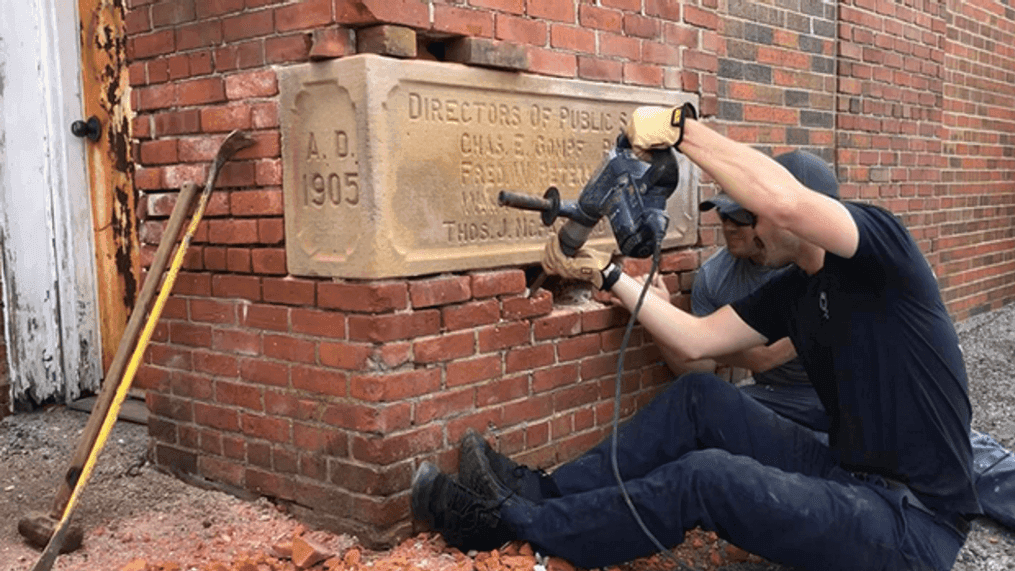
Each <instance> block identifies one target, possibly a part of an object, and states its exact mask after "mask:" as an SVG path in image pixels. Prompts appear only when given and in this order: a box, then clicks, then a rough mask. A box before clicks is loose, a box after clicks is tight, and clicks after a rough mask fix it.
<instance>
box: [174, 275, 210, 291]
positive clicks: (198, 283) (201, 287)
mask: <svg viewBox="0 0 1015 571" xmlns="http://www.w3.org/2000/svg"><path fill="white" fill-rule="evenodd" d="M173 293H174V294H176V295H200V296H209V295H211V275H209V274H196V273H192V272H180V273H179V274H177V276H176V283H175V284H173Z"/></svg>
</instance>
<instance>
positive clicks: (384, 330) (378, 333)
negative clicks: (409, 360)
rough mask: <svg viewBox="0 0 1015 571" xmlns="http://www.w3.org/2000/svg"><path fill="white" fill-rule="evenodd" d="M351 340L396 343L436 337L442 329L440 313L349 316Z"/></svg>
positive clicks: (424, 311) (421, 312)
mask: <svg viewBox="0 0 1015 571" xmlns="http://www.w3.org/2000/svg"><path fill="white" fill-rule="evenodd" d="M348 324H349V338H350V339H353V340H358V341H373V342H381V341H394V340H398V339H410V338H413V337H420V336H424V335H434V334H436V333H437V331H438V330H439V329H440V312H438V311H437V310H423V311H414V312H411V313H398V314H390V315H378V316H365V315H350V316H349V321H348Z"/></svg>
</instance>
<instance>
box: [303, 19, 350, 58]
mask: <svg viewBox="0 0 1015 571" xmlns="http://www.w3.org/2000/svg"><path fill="white" fill-rule="evenodd" d="M349 43H350V40H349V30H347V29H345V28H332V27H328V28H316V29H314V30H313V32H312V33H311V37H310V60H311V61H321V60H326V59H334V58H339V57H342V56H344V55H345V54H346V53H347V52H349V51H350V50H349Z"/></svg>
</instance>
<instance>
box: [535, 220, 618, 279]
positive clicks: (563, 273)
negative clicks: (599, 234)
mask: <svg viewBox="0 0 1015 571" xmlns="http://www.w3.org/2000/svg"><path fill="white" fill-rule="evenodd" d="M610 257H611V256H610V254H607V253H605V252H600V251H598V250H593V249H591V248H582V249H581V250H578V253H577V254H575V256H574V257H573V258H569V257H567V256H566V255H565V254H564V252H563V251H562V250H561V249H560V240H558V239H557V235H556V234H554V233H550V238H549V239H548V240H547V241H546V248H545V249H544V250H543V258H542V260H540V262H542V264H543V270H544V271H546V273H548V274H553V275H557V276H560V277H563V278H570V279H574V280H584V281H587V282H591V283H592V285H594V286H596V287H597V288H599V289H603V270H605V269H606V267H607V266H609V265H610ZM614 281H615V280H614ZM610 285H613V284H610Z"/></svg>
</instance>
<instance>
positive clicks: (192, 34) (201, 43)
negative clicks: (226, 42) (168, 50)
mask: <svg viewBox="0 0 1015 571" xmlns="http://www.w3.org/2000/svg"><path fill="white" fill-rule="evenodd" d="M220 42H222V22H221V21H219V20H212V21H202V22H197V23H194V24H188V25H185V26H179V27H177V28H176V51H185V50H190V49H194V48H201V47H206V46H213V45H215V44H218V43H220Z"/></svg>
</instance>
